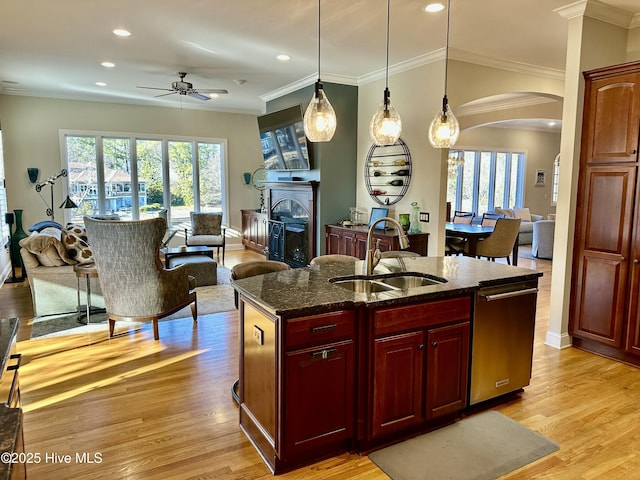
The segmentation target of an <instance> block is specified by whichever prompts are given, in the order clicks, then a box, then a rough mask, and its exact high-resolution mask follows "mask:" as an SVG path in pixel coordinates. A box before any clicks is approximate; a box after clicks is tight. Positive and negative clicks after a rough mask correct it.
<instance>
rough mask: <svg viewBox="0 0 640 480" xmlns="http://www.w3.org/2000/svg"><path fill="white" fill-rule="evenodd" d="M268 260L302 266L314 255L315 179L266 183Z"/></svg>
mask: <svg viewBox="0 0 640 480" xmlns="http://www.w3.org/2000/svg"><path fill="white" fill-rule="evenodd" d="M266 187H267V207H268V211H269V247H268V250H269V259H270V260H278V261H280V262H285V263H288V264H289V265H291V266H292V267H294V268H295V267H306V266H307V265H308V264H309V261H310V260H311V259H312V258H313V257H314V256H316V242H315V234H316V231H317V227H316V222H317V215H316V208H315V207H316V192H317V182H268V183H266Z"/></svg>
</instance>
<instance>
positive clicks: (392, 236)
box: [325, 225, 429, 259]
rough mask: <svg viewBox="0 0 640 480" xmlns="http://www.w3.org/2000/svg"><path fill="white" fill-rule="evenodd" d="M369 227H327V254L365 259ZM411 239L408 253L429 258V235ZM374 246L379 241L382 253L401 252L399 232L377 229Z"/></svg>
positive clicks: (423, 234)
mask: <svg viewBox="0 0 640 480" xmlns="http://www.w3.org/2000/svg"><path fill="white" fill-rule="evenodd" d="M368 232H369V227H368V226H367V225H357V226H353V227H341V226H339V225H325V239H326V254H327V255H330V254H336V253H337V254H341V255H351V256H354V257H358V258H360V259H364V257H365V255H366V253H367V234H368ZM407 237H408V238H409V248H407V250H408V251H411V252H416V253H418V254H420V255H421V256H423V257H426V256H427V251H428V240H429V234H428V233H416V234H409V235H407ZM373 240H374V242H373V245H374V246H375V245H376V242H377V241H378V240H379V241H380V243H379V247H380V251H382V252H385V251H388V250H400V244H399V241H398V232H397V231H396V229H387V230H382V229H376V230H374V233H373Z"/></svg>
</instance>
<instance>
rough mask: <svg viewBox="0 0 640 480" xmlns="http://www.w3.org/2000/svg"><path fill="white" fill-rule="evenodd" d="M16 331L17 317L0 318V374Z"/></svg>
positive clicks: (3, 368) (4, 366)
mask: <svg viewBox="0 0 640 480" xmlns="http://www.w3.org/2000/svg"><path fill="white" fill-rule="evenodd" d="M17 333H18V319H17V318H2V319H0V362H2V365H0V376H1V375H2V372H4V370H5V368H6V366H7V362H8V361H9V356H10V355H11V344H12V343H13V341H14V339H15V337H16V335H17Z"/></svg>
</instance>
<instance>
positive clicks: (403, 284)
mask: <svg viewBox="0 0 640 480" xmlns="http://www.w3.org/2000/svg"><path fill="white" fill-rule="evenodd" d="M329 281H330V282H331V283H333V284H335V285H337V286H339V287H342V288H345V289H347V290H351V291H352V292H356V293H375V292H386V291H389V290H408V289H410V288H418V287H424V286H428V285H439V284H441V283H446V282H447V281H446V280H445V279H443V278H432V277H427V276H425V275H420V274H416V273H407V274H404V275H403V274H400V275H397V274H396V275H378V276H375V277H370V278H363V277H337V278H332V279H331V280H329Z"/></svg>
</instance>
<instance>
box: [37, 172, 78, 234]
mask: <svg viewBox="0 0 640 480" xmlns="http://www.w3.org/2000/svg"><path fill="white" fill-rule="evenodd" d="M66 176H67V171H66V170H65V169H64V168H63V169H62V170H60V171H59V172H58V173H56V174H55V175H52V176H50V177H49V178H47V179H46V180H45V181H43V182H40V183H38V184H36V192H38V194H40V191H41V190H42V188H43V187H46V186H47V185H49V186H50V187H51V202H50V203H49V204H48V205H47V201H46V200H45V199H44V197H43V196H42V195H40V198H42V201H43V202H44V203H45V205H47V216H49V217H51V221H55V217H54V212H53V185H54V184H55V183H56V180H57V179H58V178H60V177H66ZM67 199H68V200H69V201H70V202H71V203H73V202H72V201H71V199H70V198H69V196H68V195H67ZM65 204H67V200H65V201H64V202H63V204H62V205H60V208H77V205H75V204H73V206H69V207H63V205H65Z"/></svg>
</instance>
